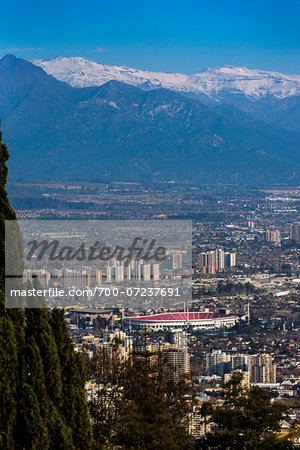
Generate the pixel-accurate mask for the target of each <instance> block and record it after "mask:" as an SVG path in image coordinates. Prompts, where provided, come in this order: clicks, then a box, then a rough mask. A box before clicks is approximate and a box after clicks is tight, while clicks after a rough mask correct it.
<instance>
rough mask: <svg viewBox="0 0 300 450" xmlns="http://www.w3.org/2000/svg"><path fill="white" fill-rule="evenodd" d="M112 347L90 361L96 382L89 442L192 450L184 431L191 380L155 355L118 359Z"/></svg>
mask: <svg viewBox="0 0 300 450" xmlns="http://www.w3.org/2000/svg"><path fill="white" fill-rule="evenodd" d="M117 349H118V345H117V344H116V345H115V348H114V346H113V351H112V354H109V353H107V352H105V351H103V352H102V353H101V354H99V355H98V357H97V358H96V361H95V360H94V361H93V362H92V364H91V366H92V370H91V371H90V375H91V378H92V379H93V380H94V381H96V389H95V395H94V397H93V399H92V401H91V403H90V407H91V416H92V418H93V422H94V436H95V441H96V442H97V443H98V444H99V447H100V446H101V445H105V444H112V445H115V446H116V447H117V448H124V449H135V448H136V449H158V450H159V449H174V450H176V449H180V450H181V449H192V448H194V445H193V441H192V439H191V437H190V436H189V434H188V431H187V419H188V413H189V412H190V410H191V405H192V404H193V402H194V391H193V387H192V384H191V383H190V381H189V380H188V379H187V378H186V377H184V376H183V377H178V374H176V373H175V371H174V369H173V368H172V367H170V366H169V365H168V364H167V362H166V360H164V358H162V357H161V355H151V356H150V357H148V355H147V354H146V353H145V355H143V356H141V355H135V356H133V357H131V358H130V359H129V360H128V361H126V362H124V361H123V360H122V359H121V357H120V354H119V353H118V351H117Z"/></svg>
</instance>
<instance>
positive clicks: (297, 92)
mask: <svg viewBox="0 0 300 450" xmlns="http://www.w3.org/2000/svg"><path fill="white" fill-rule="evenodd" d="M32 63H33V64H35V65H37V66H39V67H42V69H44V70H45V72H47V73H48V74H49V75H53V76H54V77H55V78H56V79H58V80H60V81H65V82H66V83H68V84H70V85H71V86H73V87H91V86H101V85H103V84H104V83H107V82H108V81H111V80H115V81H121V82H122V83H126V84H130V85H132V86H136V87H139V88H141V89H144V90H149V89H157V88H165V89H170V90H173V91H175V92H181V93H184V94H188V95H190V96H194V97H197V98H198V99H199V100H201V101H202V102H203V103H205V104H207V105H210V106H213V105H217V104H218V103H229V104H232V105H233V106H236V107H238V108H239V109H241V110H243V111H245V112H248V113H250V114H251V115H253V116H254V117H255V118H257V119H260V120H264V121H266V122H268V123H272V124H274V125H278V126H281V127H283V128H287V129H290V130H294V131H300V75H286V74H281V73H279V72H270V71H265V70H250V69H247V68H245V67H235V66H223V67H219V68H216V69H211V68H209V69H205V70H202V71H201V72H198V73H193V74H191V75H186V74H182V73H163V72H151V71H145V70H138V69H132V68H129V67H124V66H121V67H120V66H109V65H105V64H100V63H98V62H95V61H91V60H88V59H85V58H80V57H73V58H64V57H58V58H53V59H49V60H41V59H35V60H32Z"/></svg>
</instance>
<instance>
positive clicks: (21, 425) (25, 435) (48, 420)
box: [0, 135, 93, 450]
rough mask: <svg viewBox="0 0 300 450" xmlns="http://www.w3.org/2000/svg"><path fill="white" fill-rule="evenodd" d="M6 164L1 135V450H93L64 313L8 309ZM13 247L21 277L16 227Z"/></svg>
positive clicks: (79, 362)
mask: <svg viewBox="0 0 300 450" xmlns="http://www.w3.org/2000/svg"><path fill="white" fill-rule="evenodd" d="M7 159H8V152H7V148H6V146H5V145H4V144H1V135H0V263H1V264H0V405H1V407H0V448H1V449H3V450H6V449H7V450H12V449H22V450H23V449H26V450H27V449H41V448H42V449H44V450H47V449H54V448H55V449H64V450H65V449H67V450H69V449H70V450H71V449H89V448H92V447H93V437H92V427H91V422H90V416H89V411H88V406H87V401H86V396H85V390H84V385H85V380H86V374H85V366H84V363H83V359H82V357H81V355H79V354H78V353H76V352H75V351H74V349H73V344H72V342H71V339H70V336H69V333H68V329H67V325H66V323H65V320H64V313H63V311H58V310H54V311H53V312H52V314H50V313H49V312H48V310H47V309H44V308H36V309H21V308H15V309H7V308H5V290H4V289H5V286H4V281H5V280H4V264H5V261H4V260H5V258H4V251H5V220H15V219H16V216H15V213H14V211H13V210H12V208H11V206H10V204H9V201H8V198H7V194H6V191H5V184H6V177H7V167H6V164H5V163H6V161H7ZM10 246H11V247H12V248H10V251H12V252H13V253H14V256H15V264H16V265H18V266H19V267H18V268H19V270H20V273H22V264H23V263H22V261H23V255H22V252H23V250H22V240H21V235H20V233H19V232H18V228H17V227H16V228H15V234H14V236H13V240H12V241H11V242H10Z"/></svg>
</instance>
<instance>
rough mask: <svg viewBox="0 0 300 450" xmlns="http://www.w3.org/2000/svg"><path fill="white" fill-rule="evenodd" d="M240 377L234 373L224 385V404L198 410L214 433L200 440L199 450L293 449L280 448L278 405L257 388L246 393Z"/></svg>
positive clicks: (281, 409) (280, 408) (280, 412)
mask: <svg viewBox="0 0 300 450" xmlns="http://www.w3.org/2000/svg"><path fill="white" fill-rule="evenodd" d="M242 379H243V374H241V373H240V372H235V373H234V374H233V375H232V377H231V379H230V380H229V381H228V382H227V383H226V384H225V385H224V402H223V404H222V405H217V404H215V402H213V401H211V402H205V403H204V404H203V405H202V408H201V414H202V415H203V417H208V418H209V421H210V422H212V423H213V424H214V425H215V426H216V427H217V429H216V431H215V432H213V433H210V434H208V435H206V436H205V437H204V438H202V439H200V440H199V442H198V445H197V448H199V449H220V450H226V449H228V450H232V449H236V450H256V449H260V448H261V449H272V448H274V449H275V448H276V449H277V448H278V449H280V448H286V449H287V448H292V445H291V446H290V447H289V445H290V444H289V443H287V442H286V443H285V444H284V446H283V445H282V443H281V441H280V440H278V438H277V434H276V432H278V431H279V430H280V421H281V419H282V418H283V414H284V412H285V411H286V407H285V405H283V404H282V403H280V402H274V403H271V398H270V396H269V394H268V393H267V392H266V391H265V390H263V389H261V388H258V387H254V388H253V389H250V390H248V389H245V388H244V387H243V385H242Z"/></svg>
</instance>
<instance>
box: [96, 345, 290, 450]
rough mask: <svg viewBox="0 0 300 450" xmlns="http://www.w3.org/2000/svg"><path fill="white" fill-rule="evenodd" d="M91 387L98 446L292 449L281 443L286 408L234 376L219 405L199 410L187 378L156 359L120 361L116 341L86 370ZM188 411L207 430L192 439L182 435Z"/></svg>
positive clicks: (147, 356) (213, 403)
mask: <svg viewBox="0 0 300 450" xmlns="http://www.w3.org/2000/svg"><path fill="white" fill-rule="evenodd" d="M88 366H89V376H90V378H91V380H92V381H93V394H92V395H91V398H90V403H89V404H90V412H91V418H92V422H93V433H94V439H95V442H96V443H97V445H98V447H96V448H111V447H112V448H122V449H145V450H146V449H153V450H154V449H158V450H159V449H161V450H163V449H175V450H176V449H178V450H179V449H187V450H189V449H190V450H192V449H194V450H197V449H199V450H200V449H201V450H202V449H203V450H205V449H211V450H235V449H236V450H256V449H259V448H261V449H278V450H279V449H292V448H294V447H293V445H292V443H291V442H290V440H288V438H279V436H278V431H279V430H280V421H281V420H282V418H283V415H284V413H285V411H286V409H287V406H286V405H284V404H282V403H280V402H274V403H271V398H270V396H269V394H268V393H267V392H266V391H264V390H262V389H260V388H258V387H255V388H252V389H247V388H245V386H244V384H243V380H242V378H243V374H242V373H240V372H236V373H234V374H233V376H232V377H231V379H230V380H229V381H228V382H227V383H226V384H225V385H224V389H223V403H222V404H221V405H220V404H219V403H218V402H216V401H215V400H211V401H208V402H205V403H202V405H201V406H197V402H196V399H195V390H194V388H193V385H192V383H191V381H190V379H189V378H188V377H186V376H181V377H179V376H178V374H176V373H175V372H174V369H172V368H171V367H170V366H169V365H168V363H167V362H166V361H165V360H164V359H163V357H162V356H161V355H159V354H150V353H149V352H144V354H138V355H132V356H131V357H130V359H129V360H128V361H125V362H124V361H123V360H122V359H121V358H120V354H119V352H118V342H116V343H115V345H114V346H113V351H112V354H108V353H107V351H103V352H101V353H99V354H98V355H97V356H96V357H95V358H93V359H92V360H91V361H90V362H89V364H88ZM193 413H198V414H200V416H201V418H202V419H201V420H202V422H206V423H207V424H208V423H209V422H210V423H211V425H212V432H210V433H208V434H206V435H204V436H203V437H202V438H201V439H198V440H197V441H195V440H192V439H191V436H190V435H189V434H188V431H187V430H188V421H189V420H190V419H191V416H192V414H193Z"/></svg>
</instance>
